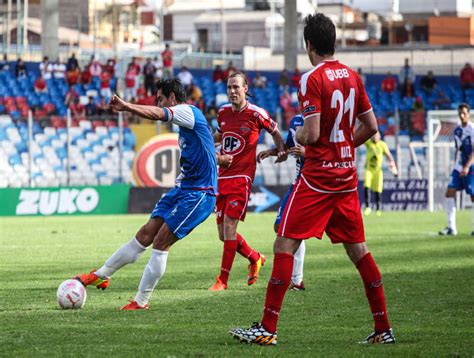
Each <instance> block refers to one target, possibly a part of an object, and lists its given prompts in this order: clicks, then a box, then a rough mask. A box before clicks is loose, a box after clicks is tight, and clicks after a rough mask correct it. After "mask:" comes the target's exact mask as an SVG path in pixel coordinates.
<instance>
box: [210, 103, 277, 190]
mask: <svg viewBox="0 0 474 358" xmlns="http://www.w3.org/2000/svg"><path fill="white" fill-rule="evenodd" d="M217 124H218V131H219V132H220V133H222V147H221V154H231V155H232V156H233V157H234V158H233V159H232V164H231V165H230V166H229V167H227V168H224V167H220V168H219V179H221V178H222V179H223V178H228V177H233V178H235V177H247V178H249V179H250V180H251V181H253V178H254V176H255V169H256V167H257V154H256V152H257V144H258V139H259V137H260V131H261V130H262V129H265V130H266V131H267V132H268V133H273V132H274V131H275V129H276V127H277V124H276V122H275V121H273V120H272V119H271V118H270V115H269V114H268V113H267V111H265V110H264V109H263V108H260V107H258V106H256V105H254V104H251V103H248V102H247V105H246V106H245V107H244V108H242V109H241V110H240V111H233V110H232V105H230V104H226V105H224V106H222V107H221V108H220V110H219V112H218V113H217Z"/></svg>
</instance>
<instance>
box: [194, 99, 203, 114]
mask: <svg viewBox="0 0 474 358" xmlns="http://www.w3.org/2000/svg"><path fill="white" fill-rule="evenodd" d="M194 105H195V106H196V107H197V108H199V110H200V111H201V112H202V113H204V114H205V113H206V102H204V98H202V97H201V98H200V99H199V100H198V101H197V102H196V103H194Z"/></svg>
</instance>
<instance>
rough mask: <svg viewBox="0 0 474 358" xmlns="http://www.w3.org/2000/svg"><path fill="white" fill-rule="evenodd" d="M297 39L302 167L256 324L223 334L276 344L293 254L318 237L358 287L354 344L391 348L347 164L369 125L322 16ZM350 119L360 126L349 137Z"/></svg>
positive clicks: (366, 105) (359, 89)
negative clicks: (365, 320)
mask: <svg viewBox="0 0 474 358" xmlns="http://www.w3.org/2000/svg"><path fill="white" fill-rule="evenodd" d="M304 40H305V43H306V50H307V52H308V56H309V58H310V61H311V63H312V64H313V66H315V67H314V68H313V69H312V70H311V71H309V72H307V73H305V74H304V75H303V76H302V78H301V81H300V90H299V96H300V98H299V100H300V105H301V106H302V112H303V118H304V125H303V127H302V128H301V129H299V130H298V131H297V135H296V139H297V141H298V142H299V143H302V144H304V145H305V162H304V165H303V169H302V173H301V176H300V178H299V179H298V181H297V182H296V183H295V186H294V189H293V191H292V193H291V195H290V199H289V201H288V205H286V207H285V211H284V213H283V217H282V221H281V223H280V227H279V231H278V235H277V238H276V241H275V244H274V254H275V256H274V261H273V271H272V274H271V277H270V280H269V282H268V286H267V293H266V299H265V307H264V312H263V319H262V321H261V322H260V323H256V324H254V325H253V326H252V327H250V328H248V329H244V328H235V329H232V330H231V331H230V332H229V333H230V334H231V335H232V336H234V337H236V338H238V339H239V340H241V341H246V342H249V343H257V344H262V345H275V344H276V342H277V321H278V316H279V314H280V310H281V306H282V303H283V298H284V296H285V293H286V291H287V288H288V285H289V284H290V281H291V272H292V268H293V255H294V253H295V252H296V250H297V249H298V247H299V246H300V243H301V240H305V239H308V238H311V237H316V238H318V239H321V238H322V236H323V233H324V232H326V234H327V236H328V237H329V238H330V240H331V242H332V243H334V244H335V243H342V244H343V245H344V248H345V249H346V252H347V255H348V256H349V258H350V259H351V261H352V262H353V263H354V265H355V266H356V268H357V270H358V271H359V273H360V276H361V278H362V281H363V282H364V287H365V292H366V296H367V299H368V301H369V305H370V309H371V311H372V316H373V319H374V323H375V329H374V332H373V333H371V334H370V335H369V336H368V337H367V338H365V339H364V340H363V341H362V342H361V343H366V344H373V343H383V344H386V343H394V342H395V337H394V335H393V332H392V328H391V326H390V323H389V321H388V317H387V309H386V305H385V295H384V291H383V286H382V277H381V275H380V272H379V270H378V268H377V265H376V264H375V261H374V259H373V258H372V255H371V254H370V252H369V250H368V248H367V245H366V243H365V237H364V226H363V222H362V216H361V212H360V203H359V197H358V194H357V172H356V166H355V162H354V148H355V147H358V146H360V145H362V144H363V143H365V141H367V140H368V139H369V138H370V137H371V136H373V135H374V134H375V133H376V131H377V121H376V118H375V115H374V113H373V111H372V107H371V105H370V102H369V100H368V98H367V95H366V93H365V90H364V86H363V84H362V81H361V79H360V77H359V76H358V75H357V73H356V72H355V71H353V70H351V69H350V68H349V67H347V66H345V65H343V64H341V63H340V62H338V61H337V60H335V59H334V58H333V55H334V52H335V43H336V31H335V27H334V24H333V23H332V21H331V20H330V19H329V18H328V17H326V16H325V15H323V14H316V15H309V16H308V17H307V18H306V20H305V27H304ZM356 118H358V119H359V121H360V125H359V126H357V128H356V129H355V131H354V126H355V120H356Z"/></svg>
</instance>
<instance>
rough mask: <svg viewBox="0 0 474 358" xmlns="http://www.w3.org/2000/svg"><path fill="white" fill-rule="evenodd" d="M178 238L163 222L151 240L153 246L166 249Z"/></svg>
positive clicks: (157, 248) (161, 249)
mask: <svg viewBox="0 0 474 358" xmlns="http://www.w3.org/2000/svg"><path fill="white" fill-rule="evenodd" d="M178 240H179V238H178V237H177V236H176V235H175V234H174V233H173V232H172V231H171V230H170V229H169V228H168V225H166V224H164V225H163V226H162V227H161V229H160V231H159V232H158V234H157V235H156V236H155V238H154V240H153V248H154V249H155V250H160V251H168V250H169V249H170V248H171V246H173V244H174V243H175V242H176V241H178Z"/></svg>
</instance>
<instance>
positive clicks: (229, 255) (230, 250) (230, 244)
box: [219, 240, 237, 284]
mask: <svg viewBox="0 0 474 358" xmlns="http://www.w3.org/2000/svg"><path fill="white" fill-rule="evenodd" d="M236 251H237V240H224V251H223V253H222V264H221V274H220V275H219V279H220V280H221V281H222V282H223V283H225V284H227V280H228V279H229V274H230V269H231V268H232V264H233V263H234V257H235V252H236Z"/></svg>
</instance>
